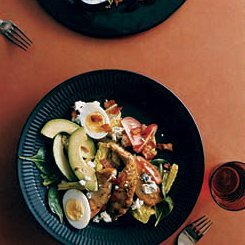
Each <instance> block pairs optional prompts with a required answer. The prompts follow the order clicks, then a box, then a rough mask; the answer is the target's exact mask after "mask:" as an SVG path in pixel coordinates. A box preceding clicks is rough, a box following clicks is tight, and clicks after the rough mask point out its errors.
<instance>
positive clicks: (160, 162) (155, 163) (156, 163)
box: [151, 158, 169, 165]
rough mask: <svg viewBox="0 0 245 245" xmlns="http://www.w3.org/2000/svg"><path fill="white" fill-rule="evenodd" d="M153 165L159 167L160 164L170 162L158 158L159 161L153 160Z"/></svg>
mask: <svg viewBox="0 0 245 245" xmlns="http://www.w3.org/2000/svg"><path fill="white" fill-rule="evenodd" d="M151 163H152V164H154V165H159V164H164V163H169V162H168V161H167V160H165V159H161V158H157V159H153V160H151Z"/></svg>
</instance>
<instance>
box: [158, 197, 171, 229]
mask: <svg viewBox="0 0 245 245" xmlns="http://www.w3.org/2000/svg"><path fill="white" fill-rule="evenodd" d="M173 208H174V203H173V200H172V198H171V197H169V196H168V197H166V198H165V199H164V201H163V202H162V203H160V204H158V205H157V206H156V207H155V212H156V219H157V220H156V223H155V226H157V225H158V224H159V222H160V221H161V220H163V219H164V218H165V217H166V216H167V215H168V214H170V213H171V211H172V210H173Z"/></svg>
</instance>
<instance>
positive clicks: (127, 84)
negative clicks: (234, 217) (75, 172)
mask: <svg viewBox="0 0 245 245" xmlns="http://www.w3.org/2000/svg"><path fill="white" fill-rule="evenodd" d="M105 99H115V100H116V101H117V102H118V103H119V104H120V105H122V106H123V116H127V115H130V116H133V117H135V118H137V119H138V120H140V121H141V122H142V123H146V124H148V123H153V122H154V123H157V124H158V126H159V129H158V135H157V139H158V141H162V142H164V141H166V142H169V141H170V142H172V143H173V145H174V154H168V155H167V154H166V155H165V156H164V157H165V158H168V159H171V161H174V162H177V163H178V164H179V169H180V170H179V173H178V177H177V179H176V181H175V183H174V185H173V187H172V189H171V192H170V196H171V197H172V198H173V200H174V202H175V207H174V209H173V211H172V213H171V214H170V215H169V216H168V217H166V218H165V219H164V220H163V221H162V222H161V223H160V224H159V225H158V226H157V227H156V228H155V227H154V225H153V223H152V222H150V223H149V224H146V225H143V224H141V223H140V222H137V221H135V220H133V219H131V217H130V216H129V215H128V216H126V217H124V218H123V217H122V218H121V219H119V220H118V221H116V222H114V223H110V224H102V223H100V224H95V223H90V224H89V226H88V227H86V228H85V229H83V230H80V231H78V230H75V229H73V228H72V227H71V226H70V225H69V224H68V223H67V222H65V223H64V224H60V223H59V221H58V219H57V218H56V216H54V215H53V214H51V213H50V211H49V209H48V208H47V202H46V194H47V190H46V188H44V187H43V186H42V184H41V179H40V176H39V172H38V170H37V169H36V167H35V166H34V164H33V163H32V162H29V161H22V160H20V159H19V160H18V165H17V166H18V176H19V183H20V187H21V191H22V193H23V196H24V199H25V201H26V203H27V205H28V207H29V209H30V210H31V212H32V214H33V215H34V216H35V218H36V219H37V221H38V222H39V223H40V224H41V225H42V226H43V228H45V229H46V230H47V231H48V232H49V233H50V234H51V235H52V236H53V237H55V238H56V239H58V240H59V241H60V242H62V243H64V244H81V245H83V244H86V245H90V244H91V245H92V244H93V245H94V244H96V245H98V244H111V245H114V244H117V245H120V244H127V245H128V244H134V245H135V244H140V245H142V244H146V245H149V244H151V245H152V244H159V243H160V242H161V241H163V240H165V239H166V238H168V237H169V236H170V235H171V234H172V233H173V232H174V231H176V229H178V228H179V227H180V225H181V224H182V223H183V222H184V221H185V219H186V218H187V217H188V215H189V214H190V212H191V210H192V208H193V207H194V205H195V203H196V200H197V198H198V195H199V192H200V189H201V185H202V181H203V174H204V156H203V148H202V143H201V139H200V135H199V132H198V129H197V127H196V124H195V122H194V121H193V119H192V117H191V115H190V113H189V112H188V110H187V109H186V108H185V106H184V105H183V104H182V103H181V101H180V100H179V99H178V98H177V97H176V96H175V95H174V94H173V93H172V92H170V91H169V90H168V89H167V88H165V87H164V86H162V85H161V84H160V83H158V82H156V81H153V80H151V79H150V78H147V77H145V76H142V75H139V74H135V73H132V72H128V71H120V70H101V71H94V72H89V73H85V74H82V75H79V76H76V77H73V78H71V79H69V80H68V81H65V82H64V83H62V84H60V85H59V86H57V87H56V88H54V89H53V90H52V91H51V92H49V93H48V94H47V95H46V96H45V97H44V98H43V99H42V100H41V101H40V102H39V104H38V105H37V106H36V107H35V108H34V110H33V112H32V113H31V115H30V117H29V118H28V120H27V122H26V124H25V126H24V128H23V132H22V134H21V137H20V142H19V148H18V155H21V156H31V155H34V154H35V153H36V152H37V150H38V149H39V147H40V146H43V145H45V144H46V141H45V139H44V137H42V136H41V135H40V129H41V128H42V126H43V125H44V123H45V122H47V121H48V120H50V119H52V118H64V117H67V115H68V112H69V110H70V108H71V106H72V105H73V104H74V102H75V101H77V100H82V101H94V100H99V101H101V102H102V101H104V100H105ZM163 134H164V135H163Z"/></svg>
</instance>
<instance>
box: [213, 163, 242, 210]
mask: <svg viewBox="0 0 245 245" xmlns="http://www.w3.org/2000/svg"><path fill="white" fill-rule="evenodd" d="M209 187H210V192H211V195H212V197H213V199H214V200H215V202H216V203H217V204H218V205H219V206H221V207H222V208H224V209H227V210H231V211H238V210H242V209H244V208H245V164H244V163H242V162H236V161H234V162H228V163H225V164H222V165H221V166H219V167H218V168H216V169H214V171H213V172H212V173H211V177H210V181H209Z"/></svg>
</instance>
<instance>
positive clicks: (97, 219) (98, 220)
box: [93, 215, 101, 223]
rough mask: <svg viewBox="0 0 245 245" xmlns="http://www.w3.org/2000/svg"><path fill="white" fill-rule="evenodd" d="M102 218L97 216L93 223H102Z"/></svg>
mask: <svg viewBox="0 0 245 245" xmlns="http://www.w3.org/2000/svg"><path fill="white" fill-rule="evenodd" d="M100 220H101V219H100V217H99V215H96V216H95V217H94V218H93V222H95V223H99V222H100Z"/></svg>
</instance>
